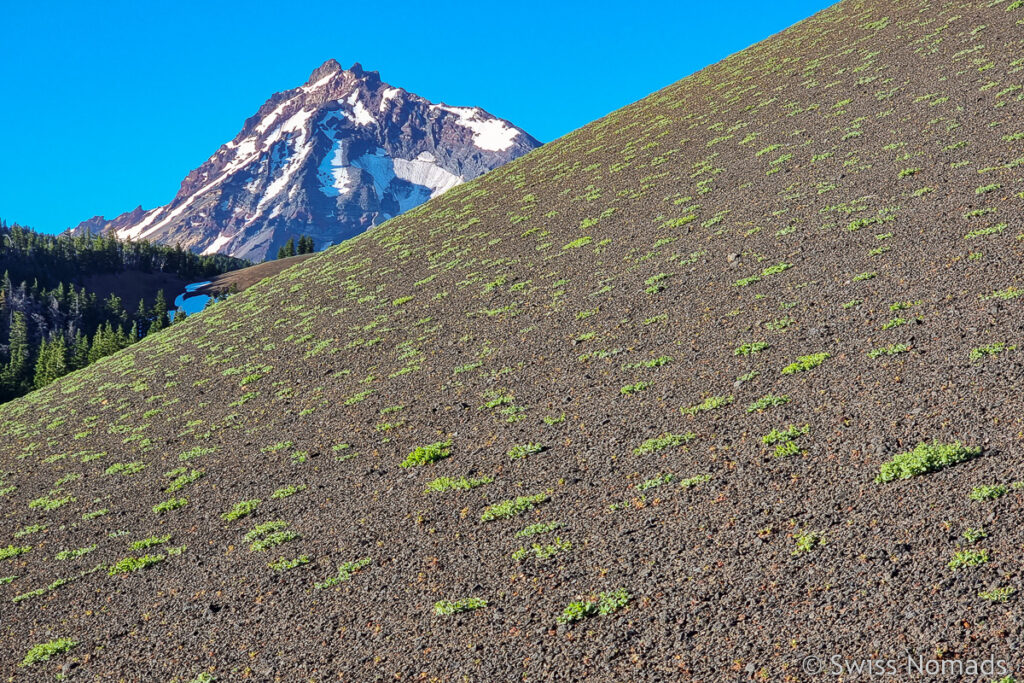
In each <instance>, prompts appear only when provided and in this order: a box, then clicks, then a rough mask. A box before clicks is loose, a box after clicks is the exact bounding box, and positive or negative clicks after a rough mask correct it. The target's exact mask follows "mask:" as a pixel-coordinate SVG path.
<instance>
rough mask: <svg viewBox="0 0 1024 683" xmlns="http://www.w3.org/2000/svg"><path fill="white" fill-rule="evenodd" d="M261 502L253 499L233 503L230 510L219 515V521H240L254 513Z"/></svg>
mask: <svg viewBox="0 0 1024 683" xmlns="http://www.w3.org/2000/svg"><path fill="white" fill-rule="evenodd" d="M262 502H263V501H262V500H261V499H259V498H253V499H251V500H240V501H238V502H237V503H235V504H234V505H233V506H232V507H231V509H230V510H228V511H227V512H225V513H224V514H222V515H221V519H223V520H225V521H228V522H233V521H235V520H236V519H241V518H242V517H245V516H247V515H251V514H252V513H254V512H256V508H258V507H259V506H260V503H262Z"/></svg>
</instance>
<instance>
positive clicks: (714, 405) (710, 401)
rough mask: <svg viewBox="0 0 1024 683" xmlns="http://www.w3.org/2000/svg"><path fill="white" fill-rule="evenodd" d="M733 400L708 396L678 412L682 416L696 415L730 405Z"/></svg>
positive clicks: (727, 397) (728, 397)
mask: <svg viewBox="0 0 1024 683" xmlns="http://www.w3.org/2000/svg"><path fill="white" fill-rule="evenodd" d="M733 400H734V397H733V396H709V397H708V398H706V399H704V400H703V401H701V402H700V403H698V404H696V405H692V406H690V407H688V408H680V409H679V412H681V413H682V414H683V415H697V414H698V413H706V412H709V411H712V410H716V409H718V408H722V407H723V406H727V405H729V404H731V403H732V402H733Z"/></svg>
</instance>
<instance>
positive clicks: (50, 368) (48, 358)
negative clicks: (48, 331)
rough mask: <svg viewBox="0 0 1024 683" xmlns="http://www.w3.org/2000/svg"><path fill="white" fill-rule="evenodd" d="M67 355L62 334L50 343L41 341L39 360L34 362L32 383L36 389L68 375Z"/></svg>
mask: <svg viewBox="0 0 1024 683" xmlns="http://www.w3.org/2000/svg"><path fill="white" fill-rule="evenodd" d="M67 353H68V348H67V343H66V342H65V341H64V335H62V334H58V335H57V336H56V338H54V339H52V340H50V341H47V340H45V339H44V340H43V341H42V343H41V344H40V346H39V358H38V359H37V360H36V372H35V382H34V386H35V388H36V389H41V388H42V387H45V386H46V385H47V384H49V383H50V382H52V381H54V380H55V379H57V378H58V377H63V376H64V375H66V374H67V373H68V361H67Z"/></svg>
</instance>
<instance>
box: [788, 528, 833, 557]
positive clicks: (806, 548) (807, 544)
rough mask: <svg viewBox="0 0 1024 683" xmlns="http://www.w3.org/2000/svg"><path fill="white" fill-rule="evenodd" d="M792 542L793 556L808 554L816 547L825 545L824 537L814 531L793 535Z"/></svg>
mask: <svg viewBox="0 0 1024 683" xmlns="http://www.w3.org/2000/svg"><path fill="white" fill-rule="evenodd" d="M793 540H794V541H796V547H795V548H794V549H793V553H792V554H793V555H803V554H804V553H807V552H810V551H812V550H814V549H815V548H817V547H818V546H821V545H825V537H824V536H822V535H821V534H819V533H817V532H816V531H801V532H798V533H796V534H794V535H793Z"/></svg>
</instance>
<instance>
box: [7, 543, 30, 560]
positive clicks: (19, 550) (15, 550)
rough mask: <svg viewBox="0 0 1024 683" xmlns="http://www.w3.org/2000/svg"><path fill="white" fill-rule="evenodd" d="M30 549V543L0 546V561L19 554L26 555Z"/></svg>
mask: <svg viewBox="0 0 1024 683" xmlns="http://www.w3.org/2000/svg"><path fill="white" fill-rule="evenodd" d="M30 550H32V546H30V545H24V546H16V545H9V546H7V547H6V548H0V561H2V560H9V559H11V558H12V557H17V556H18V555H24V554H25V553H27V552H28V551H30Z"/></svg>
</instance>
